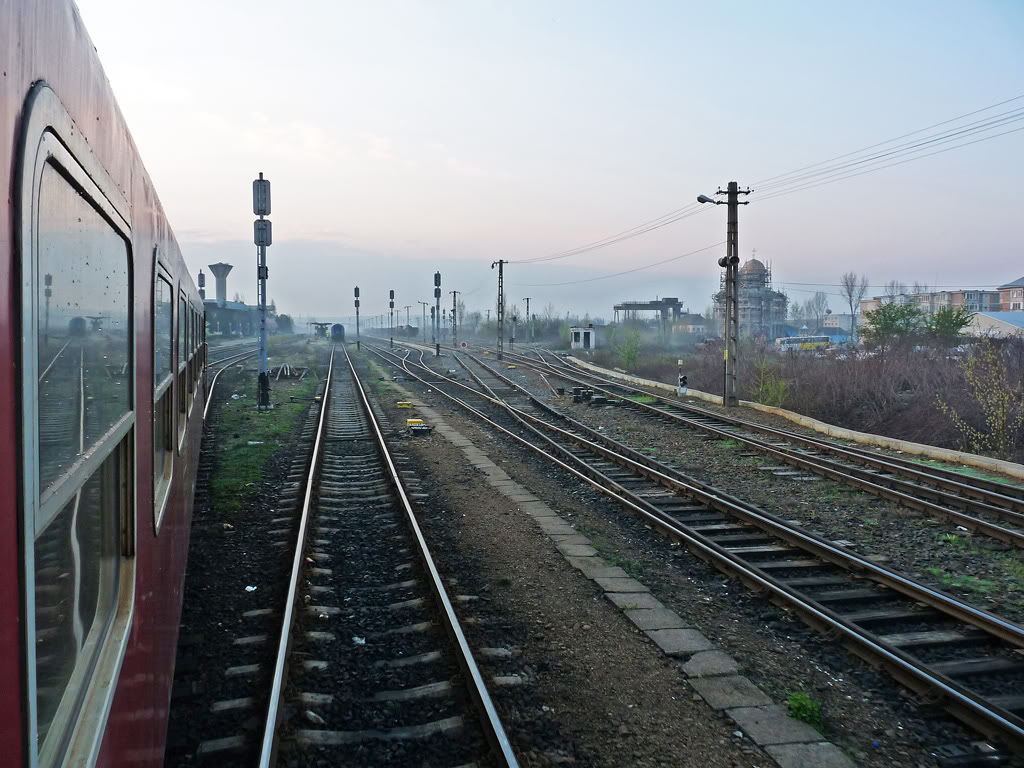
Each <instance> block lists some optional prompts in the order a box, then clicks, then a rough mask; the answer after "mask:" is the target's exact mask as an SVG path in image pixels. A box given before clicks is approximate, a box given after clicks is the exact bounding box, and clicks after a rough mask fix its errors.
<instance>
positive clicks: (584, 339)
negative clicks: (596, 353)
mask: <svg viewBox="0 0 1024 768" xmlns="http://www.w3.org/2000/svg"><path fill="white" fill-rule="evenodd" d="M569 346H571V347H572V348H573V349H594V348H595V347H597V331H596V330H595V329H594V326H593V325H587V326H582V325H574V326H573V327H572V328H570V329H569Z"/></svg>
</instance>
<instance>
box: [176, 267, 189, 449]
mask: <svg viewBox="0 0 1024 768" xmlns="http://www.w3.org/2000/svg"><path fill="white" fill-rule="evenodd" d="M177 299H178V300H177V301H176V302H175V304H176V307H175V319H176V320H177V324H176V326H177V327H176V330H175V334H176V335H177V338H178V342H177V345H176V348H177V350H178V356H177V358H176V360H177V369H178V370H177V373H176V378H177V388H178V396H177V398H176V400H177V406H176V408H177V411H178V455H179V456H181V453H182V451H183V450H184V449H185V436H186V435H187V434H188V417H189V413H190V410H191V409H190V404H189V396H188V351H187V345H188V324H187V322H186V320H185V317H186V312H187V310H188V298H187V297H186V296H185V289H184V288H182V287H181V282H180V281H179V282H178V297H177Z"/></svg>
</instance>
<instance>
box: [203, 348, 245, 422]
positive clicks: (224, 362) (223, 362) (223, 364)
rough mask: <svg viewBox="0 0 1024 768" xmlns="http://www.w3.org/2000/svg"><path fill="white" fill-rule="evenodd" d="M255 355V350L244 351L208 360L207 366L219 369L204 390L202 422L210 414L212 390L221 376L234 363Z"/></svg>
mask: <svg viewBox="0 0 1024 768" xmlns="http://www.w3.org/2000/svg"><path fill="white" fill-rule="evenodd" d="M255 354H256V350H255V349H249V350H245V351H244V352H237V353H235V354H233V355H228V356H227V357H222V358H220V359H218V360H210V361H209V362H208V363H207V365H210V366H213V365H219V366H220V368H218V369H217V371H216V373H214V375H213V378H212V379H210V385H209V386H208V387H207V389H206V405H205V406H203V421H206V417H207V414H209V412H210V404H211V403H212V402H213V390H214V388H215V387H216V386H217V382H218V381H219V380H220V377H221V374H223V373H224V372H225V371H227V370H229V369H230V368H231V367H232V366H233V365H235V364H236V363H240V362H241V361H243V360H246V359H248V358H250V357H252V356H253V355H255Z"/></svg>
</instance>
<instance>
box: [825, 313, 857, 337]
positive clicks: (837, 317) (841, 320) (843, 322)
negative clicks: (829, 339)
mask: <svg viewBox="0 0 1024 768" xmlns="http://www.w3.org/2000/svg"><path fill="white" fill-rule="evenodd" d="M822 325H823V326H824V327H825V328H838V329H839V330H841V331H846V332H847V333H853V315H851V314H848V313H847V314H843V313H842V312H833V313H831V314H829V315H825V320H824V321H823V322H822Z"/></svg>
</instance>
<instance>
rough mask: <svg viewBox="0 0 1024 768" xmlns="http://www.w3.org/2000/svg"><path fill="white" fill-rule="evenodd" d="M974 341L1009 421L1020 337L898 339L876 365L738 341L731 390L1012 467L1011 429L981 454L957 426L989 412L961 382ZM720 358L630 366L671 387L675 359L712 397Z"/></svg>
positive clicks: (1014, 439) (1019, 452)
mask: <svg viewBox="0 0 1024 768" xmlns="http://www.w3.org/2000/svg"><path fill="white" fill-rule="evenodd" d="M982 344H989V345H991V348H992V349H993V350H995V353H996V354H998V356H999V360H1000V361H1001V365H1002V379H1001V380H1000V381H996V380H995V379H994V378H992V377H991V376H989V378H990V379H992V381H991V385H992V386H991V387H989V392H990V395H992V396H996V395H1002V394H1004V390H1005V394H1008V395H1010V397H1009V398H1008V399H1007V398H1004V399H1007V402H1008V407H1010V408H1011V411H1012V412H1011V414H1010V415H1011V416H1012V415H1013V414H1017V413H1019V408H1020V407H1021V406H1020V404H1019V402H1016V400H1015V396H1014V394H1013V393H1015V392H1020V391H1021V387H1024V339H1021V338H1015V339H1008V340H1007V339H1003V340H985V341H984V342H981V343H980V344H979V343H978V342H972V343H970V344H967V345H965V346H966V347H967V349H965V348H964V347H961V348H959V349H955V350H949V349H947V348H945V347H942V346H929V347H921V346H914V342H907V343H904V344H900V345H894V346H893V347H892V348H890V349H889V350H887V351H886V355H885V358H884V361H883V359H882V358H881V357H880V356H878V355H874V354H871V353H870V352H864V351H862V350H861V351H858V350H852V349H848V350H843V351H842V352H841V353H838V354H826V355H824V356H821V357H819V356H817V355H815V354H813V353H808V352H799V353H797V352H787V353H784V354H780V353H778V352H776V351H775V350H774V349H772V348H771V346H759V345H757V344H756V343H755V342H752V341H751V340H749V339H744V340H743V341H742V342H741V345H740V350H739V351H740V358H739V379H738V382H737V387H738V389H739V396H740V397H741V398H742V399H746V400H754V399H756V398H757V397H758V395H759V394H760V396H762V398H763V397H764V394H765V391H766V389H765V386H766V382H768V383H770V384H771V387H769V389H772V388H775V389H774V390H773V391H774V392H775V393H776V396H779V392H780V391H781V392H783V393H784V394H782V395H781V396H782V397H784V399H785V402H784V407H786V408H788V409H790V410H793V411H796V412H797V413H801V414H804V415H806V416H810V417H812V418H815V419H820V420H821V421H825V422H828V423H829V424H835V425H837V426H841V427H846V428H848V429H854V430H858V431H861V432H871V433H874V434H879V435H886V436H888V437H894V438H897V439H900V440H911V441H913V442H920V443H926V444H928V445H936V446H939V447H943V448H954V449H968V450H976V449H977V448H978V447H980V448H983V449H985V451H986V452H990V453H998V454H999V455H1001V456H1003V457H1006V458H1011V459H1012V460H1014V461H1022V460H1024V435H1022V434H1021V431H1022V430H1021V429H1020V428H1015V430H1016V431H1014V432H1013V434H1012V435H1011V436H1010V437H1008V438H1007V439H1005V440H1002V441H1001V442H1000V446H1001V447H1000V446H992V447H989V448H986V447H985V446H986V444H985V443H983V442H982V443H976V444H973V445H972V444H968V442H967V441H965V438H964V435H965V434H971V433H970V432H969V430H968V431H965V430H964V426H967V427H969V428H970V429H972V430H975V431H976V432H978V433H981V434H987V433H988V432H990V431H991V429H992V427H991V415H990V414H988V415H987V414H986V411H985V410H984V409H983V407H982V406H981V405H980V404H979V399H978V395H977V392H978V386H977V385H971V384H970V383H969V381H968V380H967V378H966V377H965V366H964V363H965V362H966V361H967V360H968V359H969V357H970V356H971V355H974V354H977V352H976V351H975V349H976V348H979V349H980V347H981V346H982ZM722 352H723V350H722V345H721V343H720V342H719V343H712V344H709V345H706V346H704V347H703V348H701V349H699V350H698V351H696V352H693V353H689V354H686V355H682V354H678V353H677V354H668V353H666V352H665V351H664V350H663V349H657V350H655V349H646V350H644V353H643V354H642V355H641V356H640V358H639V360H637V362H636V366H635V373H636V374H637V375H638V376H644V377H646V378H650V379H656V380H658V381H664V382H666V383H674V382H675V377H676V358H677V357H683V359H684V366H683V372H684V373H685V374H687V376H688V377H689V382H688V383H689V386H690V387H692V388H693V389H698V390H703V391H705V392H711V393H713V394H720V393H721V391H722V372H723V368H722ZM612 364H613V365H614V364H615V363H612ZM976 378H977V377H976ZM993 387H994V389H993ZM982 390H984V387H982ZM940 401H941V402H942V403H943V404H944V405H945V407H946V408H948V409H949V411H950V412H952V413H955V414H957V417H958V419H959V421H955V420H954V419H953V418H951V417H950V416H949V415H947V414H946V413H943V409H942V407H940V405H939V402H940ZM1013 408H1017V409H1018V410H1012V409H1013ZM958 425H959V426H958ZM1011 426H1012V425H1011Z"/></svg>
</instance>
